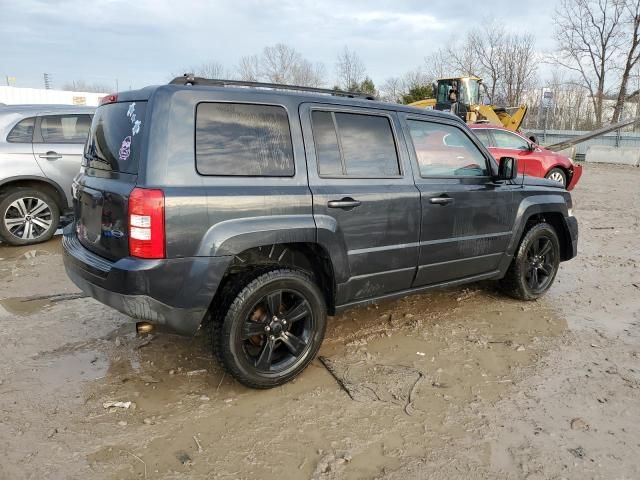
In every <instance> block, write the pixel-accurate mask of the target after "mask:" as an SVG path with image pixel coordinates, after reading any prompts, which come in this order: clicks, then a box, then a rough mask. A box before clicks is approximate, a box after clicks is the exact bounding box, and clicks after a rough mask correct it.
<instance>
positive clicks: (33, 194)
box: [0, 189, 60, 245]
mask: <svg viewBox="0 0 640 480" xmlns="http://www.w3.org/2000/svg"><path fill="white" fill-rule="evenodd" d="M0 215H1V217H0V218H1V220H0V222H1V223H0V237H2V240H4V241H5V242H7V243H9V244H11V245H29V244H32V243H38V242H43V241H46V240H49V239H50V238H51V237H52V236H53V234H54V232H55V231H56V229H57V228H58V222H59V221H60V213H59V210H58V206H57V205H56V203H55V202H54V201H53V200H52V199H51V198H50V197H49V196H48V195H46V194H44V193H43V192H40V191H37V190H32V189H17V190H15V191H13V192H12V193H10V194H9V195H7V196H5V197H3V198H2V199H1V201H0Z"/></svg>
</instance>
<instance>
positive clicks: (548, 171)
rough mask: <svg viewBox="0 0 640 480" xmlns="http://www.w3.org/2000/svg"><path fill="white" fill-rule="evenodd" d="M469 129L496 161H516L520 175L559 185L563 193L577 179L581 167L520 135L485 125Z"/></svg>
mask: <svg viewBox="0 0 640 480" xmlns="http://www.w3.org/2000/svg"><path fill="white" fill-rule="evenodd" d="M469 127H470V128H471V129H472V130H473V133H475V134H476V136H477V137H478V139H479V140H480V141H481V142H482V143H483V144H484V145H485V146H486V147H487V148H488V149H489V151H490V152H491V154H492V155H493V156H494V157H495V158H496V160H499V159H500V157H515V158H517V159H518V171H519V172H520V173H522V172H524V173H525V175H531V176H533V177H544V178H548V179H550V180H555V181H556V182H561V183H562V184H563V185H564V186H565V188H566V189H567V190H572V189H573V187H575V186H576V184H577V183H578V180H580V176H581V175H582V166H581V165H576V164H575V163H573V162H572V161H571V159H569V157H565V156H564V155H561V154H559V153H556V152H552V151H551V150H547V149H546V148H544V147H541V146H540V145H536V144H535V143H533V142H532V141H531V140H529V139H528V138H527V137H525V136H524V135H521V134H520V133H517V132H512V131H511V130H507V129H506V128H503V127H498V126H495V125H488V124H486V123H474V124H471V125H469Z"/></svg>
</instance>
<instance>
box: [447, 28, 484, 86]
mask: <svg viewBox="0 0 640 480" xmlns="http://www.w3.org/2000/svg"><path fill="white" fill-rule="evenodd" d="M471 42H472V40H471V38H470V35H467V36H466V37H465V39H463V40H457V39H453V38H452V39H451V40H450V41H449V42H448V44H449V47H448V48H447V49H446V50H445V53H446V54H447V55H448V56H449V66H450V68H453V69H454V70H455V71H456V72H458V73H457V74H456V76H469V75H479V73H480V71H481V69H482V64H481V63H480V60H479V59H478V57H477V56H476V52H474V49H473V45H472V44H471Z"/></svg>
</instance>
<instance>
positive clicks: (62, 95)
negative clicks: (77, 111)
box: [0, 86, 107, 107]
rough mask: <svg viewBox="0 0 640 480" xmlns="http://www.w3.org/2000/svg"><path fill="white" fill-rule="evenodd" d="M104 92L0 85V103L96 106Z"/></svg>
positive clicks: (104, 94)
mask: <svg viewBox="0 0 640 480" xmlns="http://www.w3.org/2000/svg"><path fill="white" fill-rule="evenodd" d="M106 95H107V94H106V93H94V92H71V91H67V90H51V89H44V88H21V87H7V86H0V104H3V103H4V104H5V105H23V104H49V105H51V104H55V105H87V106H92V107H97V106H98V104H99V103H100V99H101V98H102V97H104V96H106Z"/></svg>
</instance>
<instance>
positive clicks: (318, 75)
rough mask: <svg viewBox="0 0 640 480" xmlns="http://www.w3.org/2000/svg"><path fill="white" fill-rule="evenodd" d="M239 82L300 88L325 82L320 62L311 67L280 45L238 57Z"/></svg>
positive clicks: (298, 54)
mask: <svg viewBox="0 0 640 480" xmlns="http://www.w3.org/2000/svg"><path fill="white" fill-rule="evenodd" d="M236 70H237V73H238V76H239V77H240V79H241V80H245V81H251V82H258V81H266V82H269V83H280V84H289V85H302V86H304V87H320V86H322V85H323V84H324V83H325V68H324V65H323V64H322V63H316V64H313V63H311V62H310V61H309V60H307V59H305V58H303V57H302V55H300V53H299V52H298V51H296V50H295V49H294V48H292V47H290V46H288V45H285V44H283V43H277V44H275V45H272V46H268V47H265V48H264V50H263V51H262V54H261V55H250V56H246V57H242V58H241V59H240V63H239V65H238V66H237V67H236Z"/></svg>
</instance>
